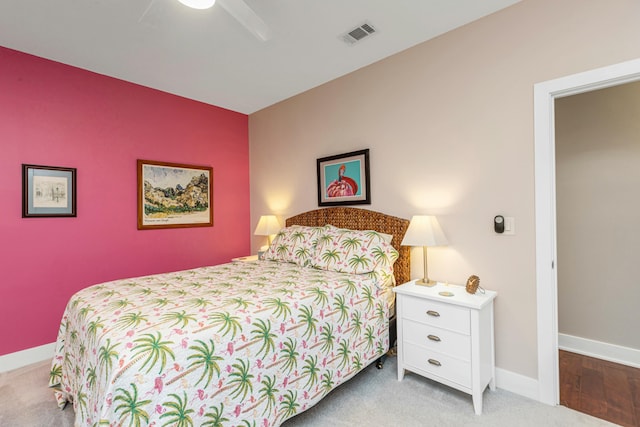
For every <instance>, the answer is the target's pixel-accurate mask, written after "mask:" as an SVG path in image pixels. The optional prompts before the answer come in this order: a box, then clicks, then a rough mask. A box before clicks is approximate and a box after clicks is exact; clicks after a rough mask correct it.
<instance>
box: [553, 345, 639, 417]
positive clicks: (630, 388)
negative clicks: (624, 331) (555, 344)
mask: <svg viewBox="0 0 640 427" xmlns="http://www.w3.org/2000/svg"><path fill="white" fill-rule="evenodd" d="M560 404H561V405H563V406H567V407H569V408H571V409H575V410H576V411H580V412H583V413H586V414H589V415H593V416H594V417H598V418H601V419H603V420H607V421H610V422H612V423H616V424H619V425H621V426H634V427H640V369H637V368H632V367H629V366H624V365H619V364H617V363H612V362H607V361H605V360H599V359H594V358H592V357H587V356H582V355H579V354H575V353H569V352H567V351H563V350H560Z"/></svg>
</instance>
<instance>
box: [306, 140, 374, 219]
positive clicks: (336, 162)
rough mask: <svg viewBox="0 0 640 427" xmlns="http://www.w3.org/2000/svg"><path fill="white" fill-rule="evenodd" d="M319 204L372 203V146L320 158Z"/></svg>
mask: <svg viewBox="0 0 640 427" xmlns="http://www.w3.org/2000/svg"><path fill="white" fill-rule="evenodd" d="M317 174H318V206H338V205H370V204H371V185H370V180H369V149H366V150H359V151H352V152H349V153H344V154H338V155H335V156H329V157H322V158H320V159H318V160H317Z"/></svg>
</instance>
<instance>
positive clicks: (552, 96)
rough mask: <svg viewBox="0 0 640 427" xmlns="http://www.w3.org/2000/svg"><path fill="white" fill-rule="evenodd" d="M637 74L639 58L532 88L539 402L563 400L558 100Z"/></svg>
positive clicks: (639, 73)
mask: <svg viewBox="0 0 640 427" xmlns="http://www.w3.org/2000/svg"><path fill="white" fill-rule="evenodd" d="M637 80H640V60H634V61H629V62H624V63H621V64H616V65H612V66H609V67H604V68H599V69H596V70H592V71H587V72H584V73H579V74H574V75H571V76H567V77H563V78H559V79H555V80H550V81H547V82H543V83H538V84H536V85H535V88H534V128H535V200H536V207H535V209H536V293H537V318H538V390H539V393H538V394H539V400H540V401H541V402H543V403H547V404H550V405H557V404H558V403H559V367H558V307H557V296H558V287H557V285H558V278H557V272H556V259H557V258H556V257H557V250H556V206H555V197H556V194H555V127H554V121H555V113H554V104H555V100H556V99H557V98H561V97H565V96H570V95H575V94H579V93H584V92H589V91H592V90H597V89H604V88H607V87H612V86H617V85H620V84H624V83H629V82H633V81H637Z"/></svg>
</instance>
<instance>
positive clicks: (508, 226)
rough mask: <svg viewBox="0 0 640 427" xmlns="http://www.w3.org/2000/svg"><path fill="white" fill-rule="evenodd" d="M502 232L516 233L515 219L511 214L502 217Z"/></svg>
mask: <svg viewBox="0 0 640 427" xmlns="http://www.w3.org/2000/svg"><path fill="white" fill-rule="evenodd" d="M504 234H509V235H514V234H516V220H515V218H514V217H512V216H505V217H504Z"/></svg>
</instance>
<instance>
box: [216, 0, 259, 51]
mask: <svg viewBox="0 0 640 427" xmlns="http://www.w3.org/2000/svg"><path fill="white" fill-rule="evenodd" d="M217 2H218V3H219V4H220V6H222V7H223V8H224V9H225V10H226V11H227V12H228V13H229V14H230V15H231V16H233V17H234V18H235V19H236V21H238V22H239V23H240V24H242V26H244V27H245V28H246V29H247V30H249V32H250V33H251V34H253V35H254V36H256V38H258V39H259V40H262V41H263V42H264V41H267V40H269V39H270V38H271V30H270V29H269V27H268V26H267V24H265V22H264V21H263V20H262V18H260V17H259V16H258V15H257V14H256V13H255V12H254V11H253V9H251V8H250V7H249V6H248V5H247V4H246V3H245V2H244V0H218V1H217Z"/></svg>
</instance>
